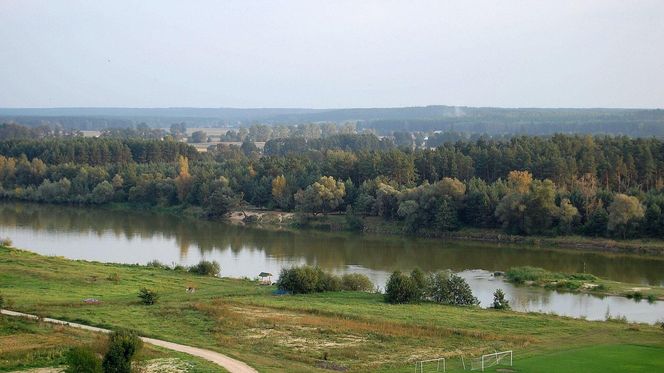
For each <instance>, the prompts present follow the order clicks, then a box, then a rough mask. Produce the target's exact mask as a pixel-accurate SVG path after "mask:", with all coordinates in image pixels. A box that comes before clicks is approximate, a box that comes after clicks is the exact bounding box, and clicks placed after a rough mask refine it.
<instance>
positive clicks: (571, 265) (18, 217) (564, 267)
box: [0, 203, 664, 284]
mask: <svg viewBox="0 0 664 373" xmlns="http://www.w3.org/2000/svg"><path fill="white" fill-rule="evenodd" d="M0 224H2V225H4V226H23V227H29V228H31V229H34V230H37V231H48V232H68V233H71V232H74V233H80V234H90V233H91V232H92V233H93V234H96V235H98V236H101V235H105V234H109V233H111V234H113V235H115V236H116V237H124V238H126V239H129V240H131V239H133V238H152V237H164V238H166V239H172V240H174V241H175V242H176V243H177V245H178V246H179V247H180V251H181V255H185V256H186V254H187V251H188V250H190V249H191V248H196V249H198V250H200V251H201V253H209V252H211V251H213V250H226V249H228V250H230V251H231V252H232V253H235V254H239V253H240V252H243V251H250V252H251V251H259V252H261V253H265V255H267V256H269V257H274V258H302V259H303V260H304V261H305V262H306V263H310V264H313V263H316V264H319V265H320V266H322V267H324V268H328V269H337V268H341V267H344V266H346V265H361V266H363V267H366V268H370V269H373V270H383V271H391V270H394V269H410V268H413V267H420V268H422V269H423V270H426V271H433V270H438V269H445V268H451V269H453V270H464V269H473V268H481V269H488V270H506V269H508V268H510V267H513V266H522V265H531V266H538V267H543V268H546V269H549V270H554V271H563V272H582V271H583V270H584V267H585V271H586V272H588V273H593V274H595V275H598V276H602V277H606V278H610V279H614V280H619V281H629V282H637V283H650V284H662V283H664V260H662V259H658V258H649V257H637V256H617V255H606V254H601V253H577V252H571V251H559V250H558V251H553V250H543V249H528V248H524V247H515V246H507V245H494V244H483V243H474V242H470V243H468V242H461V243H460V242H454V243H450V242H445V241H441V240H424V239H416V238H412V237H399V236H389V237H383V236H360V235H354V234H343V233H322V232H310V231H304V232H297V233H294V232H286V231H265V230H257V229H252V228H247V227H238V226H232V225H228V224H221V223H214V222H207V221H199V220H193V219H184V218H178V217H174V216H171V215H164V214H155V213H150V212H145V211H133V212H130V213H128V212H126V211H113V210H108V209H97V208H83V207H71V206H56V205H37V204H24V203H3V204H0Z"/></svg>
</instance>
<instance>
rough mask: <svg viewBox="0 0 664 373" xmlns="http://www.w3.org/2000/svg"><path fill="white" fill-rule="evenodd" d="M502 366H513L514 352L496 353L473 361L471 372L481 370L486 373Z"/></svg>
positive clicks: (471, 362)
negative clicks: (486, 370) (497, 366)
mask: <svg viewBox="0 0 664 373" xmlns="http://www.w3.org/2000/svg"><path fill="white" fill-rule="evenodd" d="M501 364H502V365H509V366H512V350H510V351H503V352H494V353H492V354H486V355H482V356H481V357H478V358H475V359H472V360H471V361H470V370H481V371H482V372H484V369H487V368H489V367H492V366H494V365H501Z"/></svg>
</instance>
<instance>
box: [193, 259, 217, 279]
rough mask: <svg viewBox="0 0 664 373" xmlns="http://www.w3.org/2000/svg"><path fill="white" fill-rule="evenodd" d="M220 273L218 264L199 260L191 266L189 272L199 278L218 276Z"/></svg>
mask: <svg viewBox="0 0 664 373" xmlns="http://www.w3.org/2000/svg"><path fill="white" fill-rule="evenodd" d="M220 271H221V267H220V266H219V263H217V262H216V261H212V262H210V261H207V260H201V261H200V262H198V264H196V265H194V266H191V267H190V268H189V272H191V273H195V274H197V275H201V276H218V275H219V272H220Z"/></svg>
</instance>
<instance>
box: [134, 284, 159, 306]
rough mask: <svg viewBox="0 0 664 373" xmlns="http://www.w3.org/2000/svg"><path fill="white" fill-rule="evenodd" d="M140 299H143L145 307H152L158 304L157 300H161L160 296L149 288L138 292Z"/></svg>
mask: <svg viewBox="0 0 664 373" xmlns="http://www.w3.org/2000/svg"><path fill="white" fill-rule="evenodd" d="M138 297H139V298H141V302H143V304H145V305H148V306H149V305H152V304H155V303H157V300H159V294H157V292H156V291H154V290H150V289H148V288H142V289H141V290H140V291H139V292H138Z"/></svg>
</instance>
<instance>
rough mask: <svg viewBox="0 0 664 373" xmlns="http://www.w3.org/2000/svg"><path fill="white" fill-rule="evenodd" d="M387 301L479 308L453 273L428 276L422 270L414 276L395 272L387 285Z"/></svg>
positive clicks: (461, 280) (471, 295)
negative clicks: (428, 302) (475, 306)
mask: <svg viewBox="0 0 664 373" xmlns="http://www.w3.org/2000/svg"><path fill="white" fill-rule="evenodd" d="M385 301H386V302H388V303H411V302H418V301H430V302H435V303H441V304H450V305H455V306H474V305H477V304H479V301H478V300H477V298H475V297H474V296H473V292H472V290H471V289H470V286H468V283H467V282H466V280H464V279H463V278H462V277H459V276H457V275H455V274H453V273H451V272H449V271H444V272H436V273H430V274H429V275H425V274H424V273H423V272H422V271H420V270H419V269H415V270H413V271H412V272H411V273H410V275H405V274H403V273H401V272H400V271H395V272H394V273H392V275H391V276H390V279H389V280H388V281H387V284H386V285H385Z"/></svg>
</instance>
